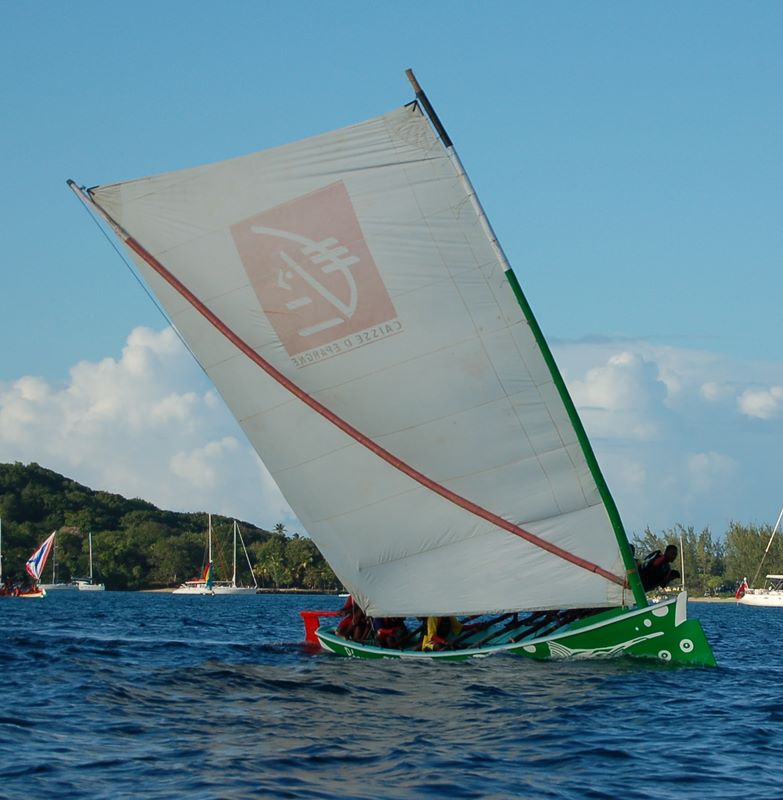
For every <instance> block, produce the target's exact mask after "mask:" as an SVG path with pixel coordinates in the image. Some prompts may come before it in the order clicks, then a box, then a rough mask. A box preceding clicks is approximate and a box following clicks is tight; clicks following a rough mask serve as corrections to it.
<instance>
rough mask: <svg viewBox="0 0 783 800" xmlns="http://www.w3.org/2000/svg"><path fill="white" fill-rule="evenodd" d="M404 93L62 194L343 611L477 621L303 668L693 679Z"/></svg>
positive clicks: (554, 386) (426, 122) (678, 635)
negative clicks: (141, 303) (470, 662)
mask: <svg viewBox="0 0 783 800" xmlns="http://www.w3.org/2000/svg"><path fill="white" fill-rule="evenodd" d="M408 77H409V79H410V81H411V84H412V85H413V89H414V92H415V100H414V101H413V102H411V103H408V104H407V105H405V106H402V107H398V108H396V109H394V110H392V111H390V112H388V113H386V114H383V115H381V116H378V117H375V118H373V119H369V120H367V121H364V122H360V123H358V124H355V125H351V126H349V127H346V128H343V129H341V130H337V131H331V132H328V133H324V134H321V135H319V136H315V137H313V138H311V139H307V140H304V141H300V142H294V143H290V144H286V145H283V146H281V147H277V148H272V149H269V150H266V151H262V152H259V153H254V154H251V155H248V156H244V157H241V158H236V159H232V160H229V161H224V162H221V163H215V164H209V165H206V166H199V167H195V168H191V169H185V170H181V171H178V172H169V173H166V174H160V175H157V176H153V177H147V178H142V179H138V180H131V181H125V182H123V183H115V184H111V185H109V184H107V185H103V186H95V187H93V188H90V189H84V188H79V187H77V185H76V184H75V183H74V182H73V181H69V186H70V187H71V188H72V189H73V190H74V191H75V192H76V193H77V194H78V195H79V196H80V197H81V199H82V200H83V201H84V202H85V203H86V204H87V205H88V206H89V207H90V208H91V209H93V210H94V211H95V212H96V213H97V214H98V215H100V216H101V218H102V219H103V220H105V221H106V222H107V223H108V224H109V225H110V226H111V227H112V230H113V231H114V232H115V234H116V235H117V236H118V237H119V239H120V240H121V242H122V243H123V245H124V246H125V247H126V248H127V250H128V251H129V252H130V254H131V256H132V258H133V259H134V261H135V263H136V265H137V267H138V268H139V270H140V272H141V274H142V277H143V278H144V279H146V281H147V284H148V285H149V287H150V288H151V290H152V292H154V293H155V295H156V296H157V298H158V300H159V301H160V303H161V305H162V307H163V308H164V309H165V310H166V312H167V313H168V315H169V317H170V319H171V321H172V325H173V326H174V327H175V328H176V330H177V331H178V332H179V333H180V335H181V336H182V338H183V339H184V340H185V341H186V342H187V344H188V347H189V348H190V350H191V352H193V353H194V355H195V357H196V358H197V359H198V360H199V362H200V363H201V365H202V367H203V368H204V370H205V371H206V372H207V374H208V375H209V376H210V378H211V379H212V380H213V381H214V382H215V384H216V386H217V387H218V389H219V391H220V393H221V395H222V397H223V398H224V399H225V401H226V403H227V405H228V407H229V408H230V409H231V411H232V412H233V414H234V416H235V417H236V418H237V420H239V422H240V424H241V425H242V428H243V430H244V431H245V433H246V434H247V436H248V438H249V439H250V441H251V442H252V444H253V445H254V447H255V448H256V450H257V452H258V453H259V455H260V457H261V458H262V459H263V461H264V463H265V465H266V466H267V468H268V469H269V472H270V473H271V474H272V476H273V477H274V479H275V480H276V481H277V483H278V485H279V486H280V489H281V490H282V492H283V494H284V495H285V497H286V499H287V500H288V502H289V504H290V505H291V507H292V508H293V510H294V512H295V513H296V515H297V516H298V518H299V519H300V520H301V521H302V523H303V524H304V526H305V528H306V530H307V532H308V534H309V535H310V537H311V538H312V539H313V541H314V542H315V543H316V544H317V546H318V547H319V549H320V550H321V552H322V553H323V554H324V556H325V558H326V559H327V560H328V561H329V563H330V565H331V566H332V568H333V569H334V572H335V573H336V575H337V576H338V578H339V579H340V581H341V582H342V584H343V585H344V586H345V587H346V589H348V591H349V592H350V593H351V595H352V597H353V600H354V607H355V608H356V609H357V610H359V611H361V612H362V613H364V614H366V615H367V616H371V617H374V618H398V617H402V618H408V619H409V620H415V618H417V617H431V616H452V615H454V616H456V615H461V616H471V617H475V616H479V615H480V616H482V618H483V619H484V620H485V622H482V625H484V628H483V630H482V632H481V633H475V634H471V636H462V637H461V639H460V641H459V642H451V643H450V644H449V647H450V648H451V649H444V650H442V651H440V652H423V651H421V650H419V651H417V650H416V649H415V640H414V639H412V640H411V642H412V644H411V645H410V646H409V647H407V648H402V649H391V648H385V647H381V646H377V645H376V644H373V643H372V642H370V641H348V640H346V639H345V638H344V637H341V636H340V635H338V634H337V633H336V632H335V631H334V630H332V629H328V628H326V627H324V628H322V629H320V630H318V631H317V636H318V638H319V640H320V642H321V645H322V646H323V647H324V648H326V649H327V650H330V651H332V652H334V653H338V654H340V655H348V656H355V657H365V658H446V659H460V658H466V657H469V656H485V655H489V654H491V653H500V652H509V653H514V654H517V655H521V656H526V657H529V658H534V659H539V660H547V659H563V658H571V659H582V658H608V657H614V656H619V655H632V656H639V657H645V658H652V659H658V660H661V661H676V662H681V663H689V664H703V665H714V664H715V659H714V656H713V653H712V650H711V648H710V645H709V643H708V642H707V640H706V638H705V636H704V633H703V631H702V629H701V626H700V624H699V622H698V620H688V619H687V603H686V600H687V598H686V595H685V593H681V594H680V595H679V596H678V597H677V599H676V600H674V601H671V602H668V603H661V604H659V605H657V606H650V605H649V604H648V601H647V598H646V595H645V592H644V589H643V587H642V585H641V581H640V579H639V575H638V572H637V569H636V566H635V563H634V560H633V556H632V554H631V550H630V546H629V543H628V540H627V537H626V534H625V531H624V528H623V525H622V522H621V520H620V516H619V513H618V510H617V508H616V506H615V503H614V500H613V498H612V497H611V494H610V492H609V489H608V487H607V485H606V482H605V480H604V478H603V475H602V474H601V471H600V468H599V465H598V462H597V459H596V457H595V454H594V453H593V451H592V447H591V445H590V443H589V440H588V438H587V435H586V433H585V430H584V428H583V426H582V423H581V421H580V419H579V416H578V414H577V411H576V408H575V406H574V404H573V401H572V400H571V398H570V396H569V394H568V390H567V388H566V385H565V382H564V380H563V378H562V376H561V374H560V372H559V370H558V368H557V365H556V363H555V360H554V358H553V355H552V352H551V350H550V348H549V346H548V344H547V342H546V340H545V339H544V336H543V334H542V332H541V330H540V328H539V326H538V323H537V321H536V319H535V317H534V316H533V312H532V310H531V308H530V306H529V304H528V302H527V299H526V298H525V296H524V294H523V292H522V289H521V287H520V284H519V281H518V279H517V277H516V275H515V274H514V272H513V270H512V269H511V267H510V265H509V264H508V261H507V259H506V257H505V254H504V253H503V251H502V249H501V247H500V245H499V243H498V241H497V238H496V236H495V234H494V232H493V231H492V228H491V226H490V223H489V221H488V220H487V217H486V214H485V213H484V210H483V209H482V207H481V205H480V203H479V201H478V198H477V196H476V193H475V191H474V189H473V187H472V185H471V184H470V180H469V178H468V176H467V174H466V173H465V170H464V168H463V166H462V164H461V162H460V160H459V157H458V156H457V153H456V151H455V149H454V147H453V144H452V142H451V140H450V139H449V137H448V134H447V133H446V131H445V129H444V128H443V125H442V124H441V122H440V120H439V119H438V118H437V116H436V114H435V112H434V111H433V109H432V106H431V104H430V102H429V100H428V99H427V97H426V96H425V94H424V92H423V91H422V90H421V87H420V86H419V84H418V83H417V82H416V79H415V77H414V76H413V73H412V72H410V71H408ZM575 292H578V288H577V287H573V286H571V287H568V286H563V287H562V298H561V299H562V300H566V298H568V297H569V295H573V294H574V293H575ZM202 584H203V582H202ZM414 624H416V623H414Z"/></svg>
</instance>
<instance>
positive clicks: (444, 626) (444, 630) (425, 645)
mask: <svg viewBox="0 0 783 800" xmlns="http://www.w3.org/2000/svg"><path fill="white" fill-rule="evenodd" d="M461 631H462V623H461V622H460V621H459V620H458V619H457V618H456V617H427V628H426V631H425V633H424V638H423V639H422V640H421V649H422V650H442V649H443V648H444V647H445V646H446V645H447V644H448V643H449V639H453V638H454V637H455V636H457V635H459V633H460V632H461Z"/></svg>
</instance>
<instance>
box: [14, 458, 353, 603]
mask: <svg viewBox="0 0 783 800" xmlns="http://www.w3.org/2000/svg"><path fill="white" fill-rule="evenodd" d="M0 521H2V537H3V538H2V555H3V563H2V567H3V575H4V576H8V575H11V576H13V577H15V578H21V577H22V575H23V574H24V563H25V561H26V560H27V558H28V557H29V556H30V554H31V553H32V552H33V550H34V549H35V548H36V547H37V546H38V545H39V544H40V543H41V542H42V541H43V540H44V539H45V538H46V537H47V536H48V535H49V534H50V533H51V532H52V531H53V530H57V531H58V535H57V540H56V546H57V552H56V556H57V558H56V568H57V580H58V581H61V580H62V581H68V580H70V579H72V578H75V577H80V576H84V575H86V574H87V573H88V571H89V556H88V552H89V548H88V542H87V533H88V532H92V539H93V566H94V570H95V573H96V577H97V578H98V579H99V580H101V581H103V582H104V583H105V584H106V588H107V589H152V588H163V587H169V586H171V587H173V586H176V585H178V584H179V583H181V582H182V581H184V580H188V579H190V578H193V577H195V576H196V575H198V574H199V573H200V571H201V568H202V565H203V563H204V561H205V548H206V532H207V525H208V517H207V513H206V512H193V513H182V512H176V511H164V510H161V509H159V508H157V507H156V506H154V505H152V503H148V502H147V501H145V500H140V499H138V498H136V499H130V500H129V499H127V498H125V497H122V496H121V495H118V494H111V493H109V492H101V491H94V490H93V489H90V488H88V487H86V486H83V485H82V484H80V483H77V482H76V481H74V480H71V479H69V478H66V477H64V476H63V475H60V474H58V473H56V472H53V471H52V470H49V469H45V468H44V467H41V466H39V465H38V464H34V463H32V464H27V465H25V464H21V463H19V462H17V463H14V464H0ZM238 522H239V525H240V529H241V531H242V536H243V538H244V540H245V544H246V546H247V548H248V552H249V554H250V561H251V563H252V564H253V568H254V572H255V573H256V577H257V580H258V583H259V586H262V587H270V588H302V589H313V590H318V589H323V590H330V589H336V588H339V585H340V584H339V581H338V580H337V579H336V578H335V576H334V573H333V572H332V571H331V569H330V568H329V566H328V564H326V562H325V561H324V559H323V557H322V556H321V554H320V553H319V552H318V550H317V549H316V547H315V545H314V544H313V543H312V542H311V541H310V539H308V538H306V537H301V536H299V535H298V534H294V535H293V536H287V535H285V528H284V527H283V526H282V525H276V526H275V532H270V531H266V530H263V529H261V528H258V527H256V526H255V525H251V524H250V523H248V522H242V521H241V520H238ZM232 525H233V521H232V519H231V518H228V517H222V516H219V515H215V514H213V515H212V528H213V561H214V568H215V573H216V575H215V577H216V579H220V580H222V579H228V578H230V577H231V558H232V549H231V548H232V544H231V541H232V540H231V531H232ZM245 568H246V564H245ZM45 581H46V582H50V581H51V561H50V562H49V564H47V567H46V570H45Z"/></svg>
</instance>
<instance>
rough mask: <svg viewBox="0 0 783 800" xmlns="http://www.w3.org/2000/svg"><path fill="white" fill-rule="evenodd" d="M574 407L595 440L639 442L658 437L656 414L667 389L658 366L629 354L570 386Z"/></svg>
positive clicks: (614, 356) (621, 354) (612, 357)
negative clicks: (600, 438) (616, 439)
mask: <svg viewBox="0 0 783 800" xmlns="http://www.w3.org/2000/svg"><path fill="white" fill-rule="evenodd" d="M569 389H570V391H571V394H572V397H573V400H574V403H575V404H576V405H577V407H578V408H579V409H580V412H581V413H582V415H583V417H584V422H585V424H586V425H588V426H589V427H590V429H591V430H592V432H593V434H594V435H596V436H605V437H607V438H625V439H637V440H649V439H654V438H655V437H656V436H657V435H658V429H659V423H658V421H657V420H656V416H657V414H659V413H660V411H661V409H662V408H663V404H664V401H665V399H666V387H665V385H664V384H663V382H662V381H660V379H659V377H658V369H657V367H656V365H655V364H654V363H652V362H650V361H648V360H647V359H645V358H643V357H642V356H640V355H638V354H636V353H631V352H628V351H626V350H624V351H621V352H619V353H615V354H612V355H610V356H609V358H608V360H607V361H606V363H604V364H602V365H600V366H597V367H592V368H590V369H588V370H587V372H586V373H585V376H584V378H583V379H581V380H578V379H577V380H574V381H572V382H571V383H570V384H569Z"/></svg>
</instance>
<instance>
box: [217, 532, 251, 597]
mask: <svg viewBox="0 0 783 800" xmlns="http://www.w3.org/2000/svg"><path fill="white" fill-rule="evenodd" d="M237 538H239V542H240V544H241V545H242V550H243V552H244V554H245V560H246V561H247V566H248V569H249V570H250V577H251V578H252V580H253V585H252V586H244V585H242V584H241V583H237ZM233 563H234V572H233V574H232V576H231V580H230V581H213V582H212V592H213V594H255V592H256V589H257V588H258V581H257V580H256V576H255V575H254V574H253V565H252V564H251V563H250V556H249V555H248V553H247V548H246V547H245V540H244V539H243V538H242V532H241V531H240V530H239V525H238V524H237V521H236V520H234V562H233Z"/></svg>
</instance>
